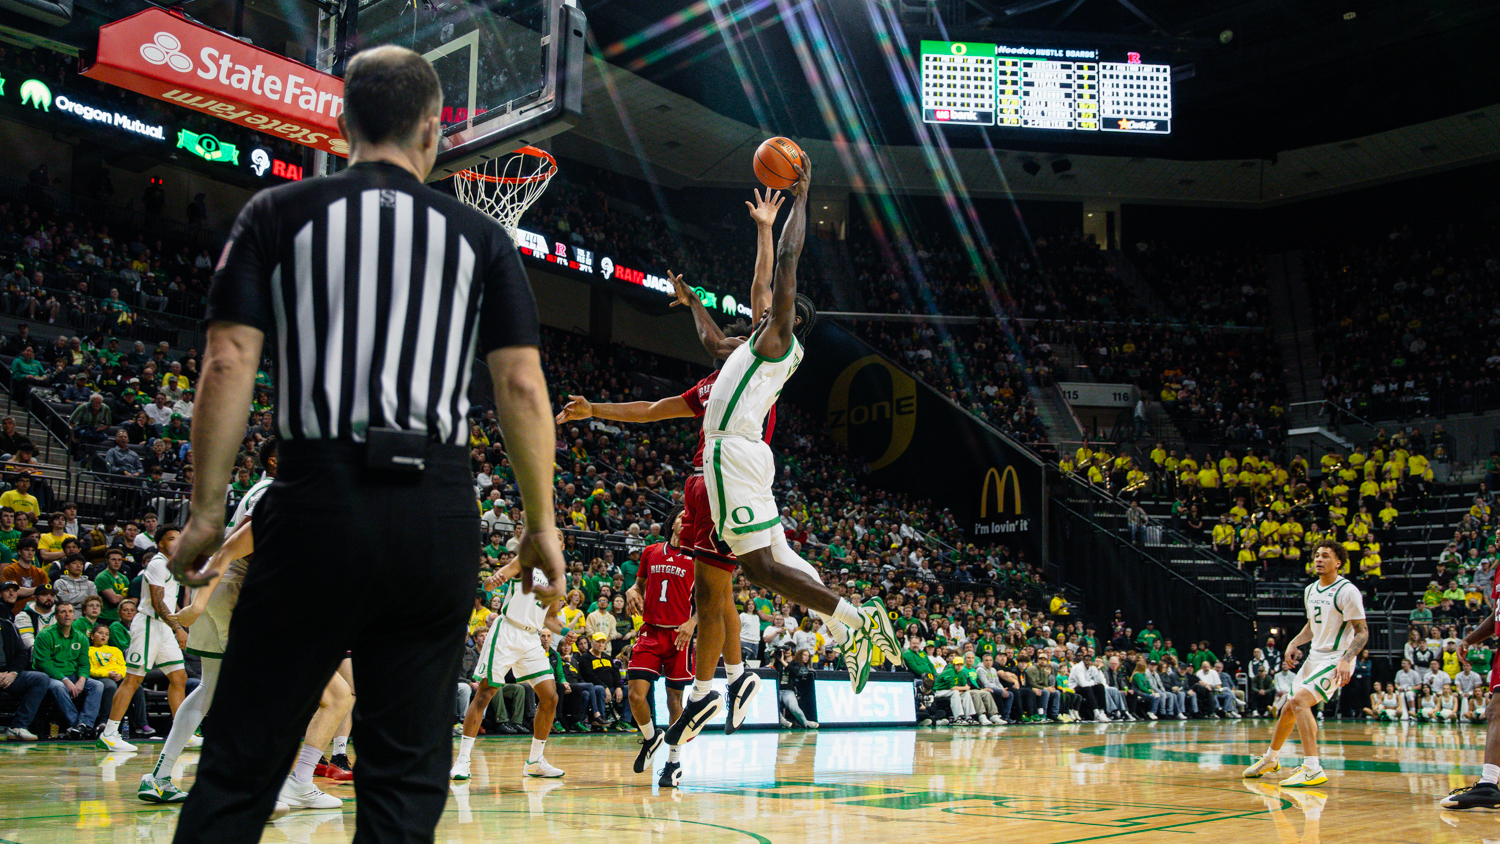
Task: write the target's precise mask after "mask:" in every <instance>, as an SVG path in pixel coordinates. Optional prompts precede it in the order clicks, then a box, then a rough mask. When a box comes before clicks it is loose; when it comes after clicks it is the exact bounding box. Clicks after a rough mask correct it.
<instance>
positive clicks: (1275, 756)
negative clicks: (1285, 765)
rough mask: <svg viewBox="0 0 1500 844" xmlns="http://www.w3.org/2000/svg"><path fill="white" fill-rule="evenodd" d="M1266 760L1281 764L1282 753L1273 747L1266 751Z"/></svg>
mask: <svg viewBox="0 0 1500 844" xmlns="http://www.w3.org/2000/svg"><path fill="white" fill-rule="evenodd" d="M1265 758H1267V759H1270V760H1271V761H1272V762H1279V761H1281V751H1280V750H1277V749H1276V748H1274V747H1273V748H1271V749H1270V750H1267V751H1266V757H1265Z"/></svg>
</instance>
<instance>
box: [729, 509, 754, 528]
mask: <svg viewBox="0 0 1500 844" xmlns="http://www.w3.org/2000/svg"><path fill="white" fill-rule="evenodd" d="M742 513H743V515H741V514H742ZM729 518H731V519H734V523H735V524H737V525H747V524H749V523H750V520H751V519H753V518H755V511H754V510H752V509H750V508H749V507H736V508H734V509H733V510H730V511H729Z"/></svg>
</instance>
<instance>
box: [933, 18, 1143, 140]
mask: <svg viewBox="0 0 1500 844" xmlns="http://www.w3.org/2000/svg"><path fill="white" fill-rule="evenodd" d="M922 120H923V121H925V122H927V123H947V124H958V125H963V126H998V127H1002V128H1015V129H1061V130H1065V131H1075V132H1126V133H1131V134H1146V135H1166V134H1170V133H1171V131H1172V68H1171V66H1170V65H1164V64H1146V63H1144V62H1142V61H1141V54H1140V53H1136V52H1129V51H1126V50H1114V51H1108V52H1107V51H1104V50H1092V49H1082V48H1080V49H1068V48H1057V47H1025V46H1017V45H1014V44H984V43H975V42H966V41H923V42H922Z"/></svg>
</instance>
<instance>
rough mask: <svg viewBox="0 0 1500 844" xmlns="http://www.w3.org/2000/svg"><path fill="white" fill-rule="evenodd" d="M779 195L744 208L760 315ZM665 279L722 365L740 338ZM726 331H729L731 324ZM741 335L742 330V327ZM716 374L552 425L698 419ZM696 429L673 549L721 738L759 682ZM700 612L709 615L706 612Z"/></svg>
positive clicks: (581, 403) (767, 294) (579, 409)
mask: <svg viewBox="0 0 1500 844" xmlns="http://www.w3.org/2000/svg"><path fill="white" fill-rule="evenodd" d="M783 201H784V197H783V196H782V195H781V194H780V193H775V192H771V191H767V192H766V193H765V194H764V195H762V194H761V193H760V191H756V193H755V202H754V203H753V204H752V203H750V202H746V203H745V204H746V205H747V206H748V207H749V209H750V218H751V219H752V220H754V221H755V225H756V245H755V271H754V276H753V277H752V278H751V281H750V302H751V308H752V309H753V311H752V312H753V313H757V314H760V313H765V312H767V311H769V309H770V307H771V268H772V263H773V260H774V254H773V252H774V246H773V242H772V240H773V239H772V225H773V224H774V223H775V222H776V213H777V211H778V210H779V209H780V208H781V204H782V202H783ZM668 275H669V276H670V277H671V279H672V283H673V285H675V287H676V288H677V301H676V302H674V303H673V304H674V306H675V305H685V306H687V307H688V308H689V309H690V310H691V311H692V313H693V323H694V325H695V326H697V329H698V339H699V341H700V342H702V343H703V347H704V349H706V350H707V351H708V353H709V354H710V355H712V356H713V357H714V358H715V359H717V360H720V361H722V360H726V359H728V357H729V356H730V355H731V354H732V353H733V352H734V350H735V349H738V348H739V347H740V346H742V345H744V343H745V339H744V337H740V336H725V332H723V331H721V330H720V329H719V327H718V325H717V324H715V323H714V321H713V318H712V317H710V316H709V314H708V311H707V310H706V309H705V308H704V307H703V303H702V302H700V301H699V300H698V297H697V296H696V295H695V294H694V293H693V291H692V289H691V288H689V287H688V286H687V285H686V284H684V283H683V282H682V276H677V275H671V274H670V273H668ZM730 330H731V333H733V332H734V331H735V330H736V329H735V328H733V327H731V329H730ZM744 333H745V334H749V327H748V326H745V330H744ZM718 377H719V371H718V370H715V371H713V372H711V373H709V374H708V377H706V378H704V379H702V380H701V381H699V382H698V383H697V384H694V385H693V386H692V387H691V388H689V389H688V390H687V391H686V392H684V393H683V394H682V395H680V396H671V397H668V398H665V399H660V400H658V401H655V402H644V401H641V402H627V403H623V404H607V403H600V404H591V403H590V402H589V401H588V400H587V399H585V398H583V397H582V396H569V397H568V398H569V401H568V404H567V406H565V407H564V408H563V409H562V412H560V413H558V414H557V422H558V424H562V423H563V422H567V421H572V420H578V419H587V418H589V417H590V416H597V417H599V418H600V419H609V420H612V421H616V422H657V421H661V420H664V419H679V418H688V417H701V416H702V415H703V413H704V410H705V409H706V407H707V403H708V399H709V395H710V394H711V393H712V391H713V385H714V382H715V380H717V379H718ZM767 419H768V423H767V426H766V439H768V440H769V439H770V431H771V429H772V428H773V427H774V426H775V422H776V412H775V407H774V405H773V406H772V408H771V409H770V411H769V414H768V417H767ZM703 442H704V440H703V426H702V425H699V426H698V448H697V450H696V451H695V452H694V454H693V474H692V475H690V476H689V477H688V479H687V480H686V481H685V482H684V483H683V488H682V496H683V506H684V510H683V516H682V536H681V540H680V543H679V545H680V547H681V548H682V549H683V550H684V551H686V552H688V553H689V554H691V556H692V558H693V597H694V600H695V602H696V604H697V607H698V628H697V632H698V641H697V647H696V659H695V663H696V667H695V673H696V674H697V675H702V679H704V680H705V681H708V680H712V678H713V676H714V668H715V666H717V665H718V663H719V657H720V656H722V657H723V658H724V672H725V675H726V677H727V678H728V681H729V684H728V689H727V691H728V693H729V714H728V717H727V718H725V720H724V732H725V734H729V733H733V732H734V731H735V730H736V729H738V728H739V726H740V724H741V722H742V721H743V720H744V713H745V712H746V711H748V710H747V707H748V706H749V703H750V701H751V700H752V699H753V698H754V697H755V694H756V691H757V690H758V689H759V688H760V678H759V677H758V676H756V675H755V674H754V673H750V672H746V671H745V670H744V658H743V656H742V655H741V653H740V650H739V647H738V636H731V635H730V634H731V632H733V631H738V630H739V615H738V613H737V612H736V611H735V608H734V601H733V600H732V598H731V588H732V585H733V583H732V578H733V575H734V569H735V560H734V557H733V556H732V555H731V554H730V552H729V548H728V547H726V546H725V545H724V543H723V542H721V541H718V540H717V536H716V535H717V531H716V530H715V529H714V523H713V514H712V512H711V510H710V507H709V503H708V492H707V487H705V485H704V481H703ZM705 607H713V608H716V609H717V612H714V613H712V614H710V613H706V612H705V610H704V608H705Z"/></svg>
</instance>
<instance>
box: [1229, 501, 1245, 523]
mask: <svg viewBox="0 0 1500 844" xmlns="http://www.w3.org/2000/svg"><path fill="white" fill-rule="evenodd" d="M1229 518H1230V519H1233V520H1234V521H1236V522H1239V521H1243V520H1245V519H1248V518H1250V511H1249V510H1247V509H1245V499H1244V498H1243V497H1240V498H1236V499H1235V500H1234V506H1233V507H1230V508H1229Z"/></svg>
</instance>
